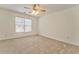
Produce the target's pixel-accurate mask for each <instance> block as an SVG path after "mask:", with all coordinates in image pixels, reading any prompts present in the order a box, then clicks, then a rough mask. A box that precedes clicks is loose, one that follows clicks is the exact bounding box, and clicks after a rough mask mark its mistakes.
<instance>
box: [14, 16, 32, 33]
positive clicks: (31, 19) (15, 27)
mask: <svg viewBox="0 0 79 59" xmlns="http://www.w3.org/2000/svg"><path fill="white" fill-rule="evenodd" d="M16 17H18V18H24V17H20V16H16ZM16 17H15V32H16ZM25 19H28V20H31V31H28V32H26V31H25ZM32 22H33V21H32V19H30V18H24V32H16V33H30V32H32V25H33V24H32Z"/></svg>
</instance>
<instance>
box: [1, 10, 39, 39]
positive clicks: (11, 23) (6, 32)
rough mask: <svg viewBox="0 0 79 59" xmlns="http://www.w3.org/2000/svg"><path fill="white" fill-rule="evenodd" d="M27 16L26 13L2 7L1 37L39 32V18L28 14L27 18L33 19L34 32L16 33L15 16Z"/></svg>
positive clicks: (14, 36)
mask: <svg viewBox="0 0 79 59" xmlns="http://www.w3.org/2000/svg"><path fill="white" fill-rule="evenodd" d="M16 16H19V17H25V15H24V14H20V13H16V12H13V11H9V10H5V9H2V8H0V39H1V40H2V39H8V38H16V37H21V36H27V35H35V34H37V33H38V30H37V25H38V20H37V18H36V17H32V16H28V15H26V18H30V19H32V21H33V22H32V24H33V25H32V32H30V33H16V32H15V17H16Z"/></svg>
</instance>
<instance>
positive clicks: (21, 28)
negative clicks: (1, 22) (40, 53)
mask: <svg viewBox="0 0 79 59" xmlns="http://www.w3.org/2000/svg"><path fill="white" fill-rule="evenodd" d="M15 20H16V32H31V31H32V20H30V19H25V18H21V17H16V19H15Z"/></svg>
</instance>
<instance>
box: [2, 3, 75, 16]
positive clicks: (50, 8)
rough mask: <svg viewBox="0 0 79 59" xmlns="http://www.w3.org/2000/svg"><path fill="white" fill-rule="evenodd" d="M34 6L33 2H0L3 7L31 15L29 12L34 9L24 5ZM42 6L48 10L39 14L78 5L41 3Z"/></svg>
mask: <svg viewBox="0 0 79 59" xmlns="http://www.w3.org/2000/svg"><path fill="white" fill-rule="evenodd" d="M32 6H33V5H32V4H0V7H1V8H5V9H9V10H12V11H16V12H19V13H24V12H26V14H28V15H31V14H29V12H30V11H32V10H31V9H25V8H24V7H30V8H32ZM40 6H41V7H42V8H44V9H46V12H45V13H42V14H40V15H39V16H41V15H44V14H46V13H51V12H52V13H53V12H57V11H61V10H64V9H67V8H71V7H73V6H77V5H75V4H41V5H40Z"/></svg>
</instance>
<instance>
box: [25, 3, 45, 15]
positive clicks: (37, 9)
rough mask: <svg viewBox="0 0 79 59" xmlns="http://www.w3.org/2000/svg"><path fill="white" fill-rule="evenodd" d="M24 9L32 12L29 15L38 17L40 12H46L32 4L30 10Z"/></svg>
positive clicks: (37, 5)
mask: <svg viewBox="0 0 79 59" xmlns="http://www.w3.org/2000/svg"><path fill="white" fill-rule="evenodd" d="M24 8H26V9H31V10H32V12H31V14H33V15H38V14H40V13H41V12H46V10H45V9H43V8H42V7H41V6H40V5H39V4H34V5H33V6H32V8H30V7H24Z"/></svg>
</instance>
